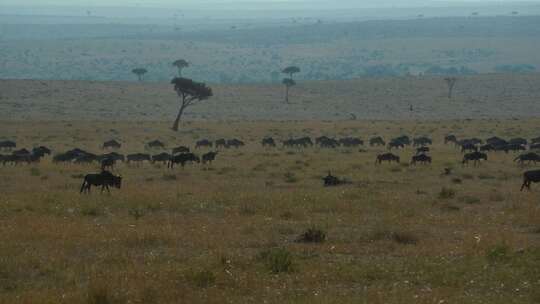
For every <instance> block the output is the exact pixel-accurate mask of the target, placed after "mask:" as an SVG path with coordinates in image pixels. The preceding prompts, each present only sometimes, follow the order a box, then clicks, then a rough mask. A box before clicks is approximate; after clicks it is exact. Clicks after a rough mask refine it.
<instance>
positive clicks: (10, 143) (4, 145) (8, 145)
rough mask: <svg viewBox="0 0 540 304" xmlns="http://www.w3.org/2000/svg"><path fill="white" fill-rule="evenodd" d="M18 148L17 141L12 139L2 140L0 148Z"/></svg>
mask: <svg viewBox="0 0 540 304" xmlns="http://www.w3.org/2000/svg"><path fill="white" fill-rule="evenodd" d="M15 148H17V143H15V142H14V141H11V140H4V141H0V150H11V149H15Z"/></svg>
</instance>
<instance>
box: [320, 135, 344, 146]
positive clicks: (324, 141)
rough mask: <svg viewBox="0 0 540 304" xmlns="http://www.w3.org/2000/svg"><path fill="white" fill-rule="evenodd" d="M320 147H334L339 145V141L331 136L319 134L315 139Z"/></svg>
mask: <svg viewBox="0 0 540 304" xmlns="http://www.w3.org/2000/svg"><path fill="white" fill-rule="evenodd" d="M315 143H317V144H318V145H319V146H320V147H321V148H336V147H338V146H339V142H338V141H337V140H335V139H333V138H330V137H326V136H321V137H319V138H317V139H316V140H315Z"/></svg>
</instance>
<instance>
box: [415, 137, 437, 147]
mask: <svg viewBox="0 0 540 304" xmlns="http://www.w3.org/2000/svg"><path fill="white" fill-rule="evenodd" d="M431 144H433V141H432V140H431V138H429V137H426V136H421V137H417V138H414V139H413V146H414V147H418V146H427V145H431Z"/></svg>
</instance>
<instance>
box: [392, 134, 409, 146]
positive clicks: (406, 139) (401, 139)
mask: <svg viewBox="0 0 540 304" xmlns="http://www.w3.org/2000/svg"><path fill="white" fill-rule="evenodd" d="M391 141H399V142H401V143H402V144H403V145H405V146H408V145H410V144H411V139H410V138H409V136H407V135H401V136H400V137H396V138H394V139H392V140H391Z"/></svg>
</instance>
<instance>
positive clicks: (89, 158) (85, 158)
mask: <svg viewBox="0 0 540 304" xmlns="http://www.w3.org/2000/svg"><path fill="white" fill-rule="evenodd" d="M96 161H99V157H98V156H97V155H95V154H92V153H86V154H82V155H80V156H78V157H76V158H75V159H74V161H73V162H74V163H76V164H91V163H93V162H96Z"/></svg>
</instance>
